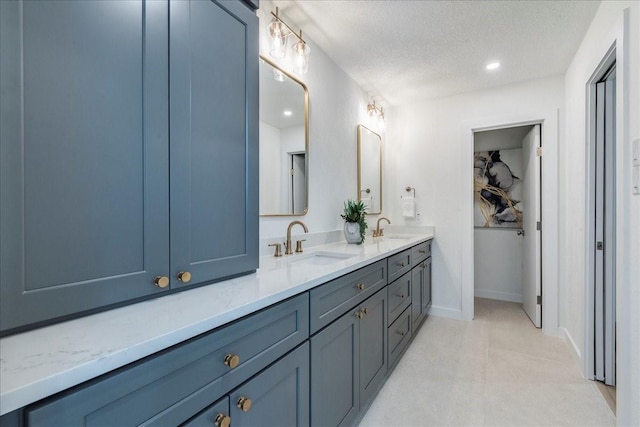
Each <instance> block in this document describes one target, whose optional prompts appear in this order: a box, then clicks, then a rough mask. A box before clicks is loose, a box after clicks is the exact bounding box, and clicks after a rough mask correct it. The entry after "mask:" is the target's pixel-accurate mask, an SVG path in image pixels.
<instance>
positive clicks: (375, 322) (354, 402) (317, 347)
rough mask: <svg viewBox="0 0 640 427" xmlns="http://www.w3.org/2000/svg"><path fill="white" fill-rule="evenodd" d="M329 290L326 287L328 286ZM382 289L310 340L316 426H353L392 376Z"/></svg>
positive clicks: (385, 301)
mask: <svg viewBox="0 0 640 427" xmlns="http://www.w3.org/2000/svg"><path fill="white" fill-rule="evenodd" d="M325 286H327V285H325ZM386 305H387V292H386V289H382V290H381V291H379V292H378V293H376V294H375V295H374V296H372V297H370V298H369V299H367V300H366V301H364V302H362V303H361V304H360V305H358V306H356V307H355V308H353V309H352V310H351V311H349V312H348V313H346V314H345V315H343V316H342V317H340V318H339V319H338V320H336V321H335V322H333V323H332V324H330V325H329V326H328V327H326V328H325V329H323V330H322V331H321V332H319V333H318V334H316V335H315V336H313V337H311V425H312V426H323V427H328V426H336V427H337V426H350V425H353V424H354V422H355V421H356V420H357V419H358V417H359V415H360V411H361V409H363V407H365V406H366V405H367V403H369V402H370V400H371V399H372V398H373V397H374V396H375V394H376V393H377V391H378V389H379V387H380V385H381V383H382V381H383V380H384V379H385V376H386V373H387V310H388V309H387V307H386Z"/></svg>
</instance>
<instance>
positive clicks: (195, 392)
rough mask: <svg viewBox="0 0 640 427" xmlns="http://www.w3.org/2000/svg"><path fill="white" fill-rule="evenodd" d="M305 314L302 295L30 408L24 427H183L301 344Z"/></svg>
mask: <svg viewBox="0 0 640 427" xmlns="http://www.w3.org/2000/svg"><path fill="white" fill-rule="evenodd" d="M308 307H309V302H308V296H307V294H306V293H305V294H302V295H300V296H298V297H295V298H293V299H290V300H288V301H286V302H283V303H280V304H278V305H276V306H273V307H270V308H268V309H265V310H263V311H261V312H258V313H256V314H253V315H251V316H249V317H247V318H244V319H242V320H240V321H237V322H235V323H233V324H231V325H229V326H225V327H222V328H220V329H218V330H216V331H214V332H210V333H207V334H205V335H202V336H200V337H197V338H193V339H192V340H189V341H187V342H186V343H183V344H179V345H177V346H175V347H173V348H171V349H167V350H165V351H163V352H161V353H158V354H157V355H154V356H150V357H149V358H147V359H145V360H143V361H140V362H137V363H134V364H132V365H129V366H127V367H124V368H121V369H119V370H117V371H114V372H113V373H110V374H107V375H104V376H102V377H100V378H97V379H95V380H93V381H90V382H88V383H86V384H85V385H81V386H79V387H77V388H74V389H71V390H70V391H69V392H65V393H63V394H62V395H61V396H60V395H59V396H57V397H55V398H52V399H49V400H47V401H45V402H43V403H41V404H37V406H34V407H32V408H30V409H29V411H28V414H27V416H28V420H29V425H33V426H43V425H64V426H75V425H86V426H93V425H139V424H143V423H144V424H146V425H177V424H179V423H182V422H184V421H186V420H187V419H189V418H190V417H192V416H193V415H194V414H196V413H198V412H199V411H201V410H202V409H204V408H205V407H206V406H207V405H209V404H211V402H212V400H215V399H218V398H220V397H222V396H223V395H224V394H225V393H226V392H228V391H229V390H230V389H231V388H233V387H236V386H237V385H239V384H240V383H242V382H243V381H246V380H247V379H248V378H249V377H251V376H253V375H255V374H256V373H258V372H259V371H260V370H262V369H263V368H265V367H266V366H267V365H269V364H271V363H272V362H274V361H275V360H276V359H278V358H279V357H281V356H283V355H284V354H285V353H287V352H288V351H289V350H291V349H293V348H294V347H295V346H296V345H298V344H300V343H301V342H303V341H304V340H305V339H306V338H307V337H308V335H309V309H308ZM227 355H235V356H237V357H238V360H236V359H235V358H233V361H231V360H229V358H227V359H228V360H229V361H228V362H227V363H228V364H229V365H232V366H235V362H238V364H237V366H236V367H235V368H231V367H230V366H227V365H226V364H225V358H226V357H227Z"/></svg>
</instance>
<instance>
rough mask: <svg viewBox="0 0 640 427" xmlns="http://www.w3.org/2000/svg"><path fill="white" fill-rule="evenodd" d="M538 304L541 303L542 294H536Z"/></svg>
mask: <svg viewBox="0 0 640 427" xmlns="http://www.w3.org/2000/svg"><path fill="white" fill-rule="evenodd" d="M536 302H537V304H538V305H542V295H538V296H537V300H536Z"/></svg>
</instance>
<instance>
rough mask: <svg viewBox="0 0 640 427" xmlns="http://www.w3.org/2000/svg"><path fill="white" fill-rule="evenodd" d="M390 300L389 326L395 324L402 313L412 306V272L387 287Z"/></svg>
mask: <svg viewBox="0 0 640 427" xmlns="http://www.w3.org/2000/svg"><path fill="white" fill-rule="evenodd" d="M387 291H388V293H389V294H388V298H389V316H388V317H387V318H388V319H389V324H391V323H393V322H394V321H395V320H396V319H397V318H398V316H400V313H402V312H403V311H404V310H405V309H406V308H407V307H409V305H410V304H411V272H408V273H406V274H405V275H404V276H402V277H401V278H399V279H398V280H396V281H395V282H393V283H392V284H390V285H389V286H388V287H387Z"/></svg>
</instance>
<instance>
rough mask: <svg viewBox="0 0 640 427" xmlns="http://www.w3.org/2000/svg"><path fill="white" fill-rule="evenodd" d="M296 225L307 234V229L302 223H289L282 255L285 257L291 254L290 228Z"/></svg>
mask: <svg viewBox="0 0 640 427" xmlns="http://www.w3.org/2000/svg"><path fill="white" fill-rule="evenodd" d="M296 224H300V225H301V226H302V228H304V232H305V233H308V232H309V229H308V228H307V226H306V225H305V224H304V222H302V221H291V223H290V224H289V226H288V227H287V241H286V242H284V254H285V255H291V254H292V253H293V248H292V246H293V245H292V244H291V228H293V226H294V225H296ZM296 252H297V251H296ZM300 252H302V245H300Z"/></svg>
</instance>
